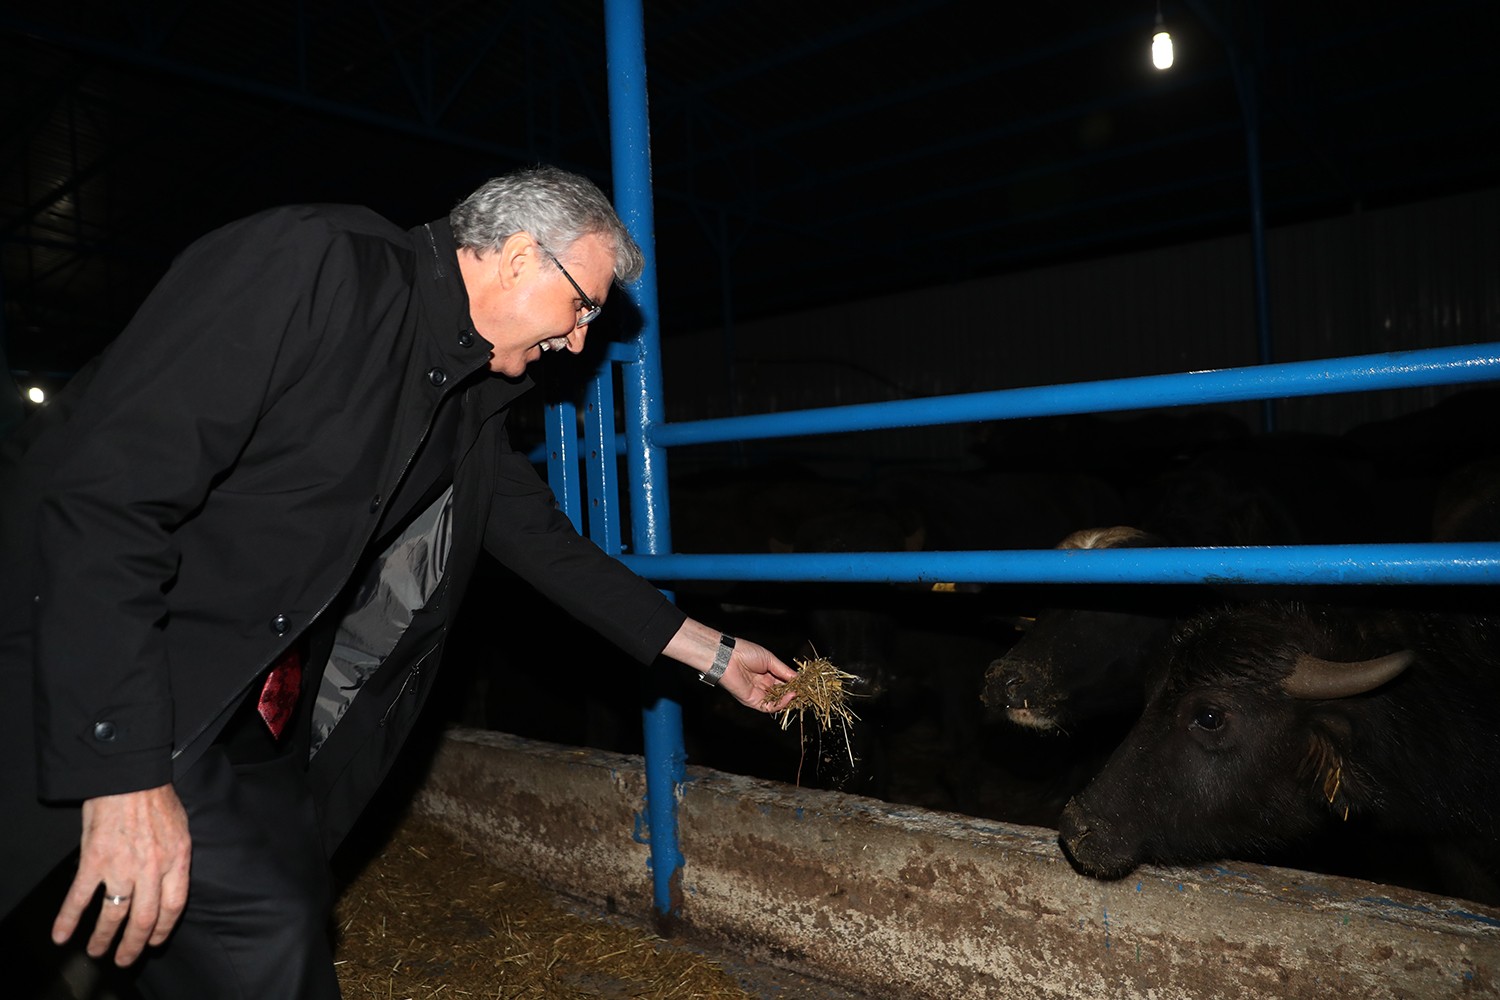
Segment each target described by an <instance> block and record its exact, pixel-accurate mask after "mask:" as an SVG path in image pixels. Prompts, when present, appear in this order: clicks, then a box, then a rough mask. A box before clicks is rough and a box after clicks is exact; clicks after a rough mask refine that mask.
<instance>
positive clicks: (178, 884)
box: [147, 868, 188, 945]
mask: <svg viewBox="0 0 1500 1000" xmlns="http://www.w3.org/2000/svg"><path fill="white" fill-rule="evenodd" d="M187 897H188V873H187V871H186V870H185V869H182V868H174V869H173V870H172V871H171V872H168V873H167V877H166V878H164V879H163V880H162V883H161V908H160V910H159V912H158V914H157V917H156V929H155V930H154V931H153V932H152V934H151V939H150V941H148V942H147V943H148V944H151V945H159V944H165V943H166V940H167V938H168V937H169V936H170V935H171V933H172V928H174V927H176V926H177V921H178V920H179V919H180V918H181V917H182V911H183V910H185V909H187Z"/></svg>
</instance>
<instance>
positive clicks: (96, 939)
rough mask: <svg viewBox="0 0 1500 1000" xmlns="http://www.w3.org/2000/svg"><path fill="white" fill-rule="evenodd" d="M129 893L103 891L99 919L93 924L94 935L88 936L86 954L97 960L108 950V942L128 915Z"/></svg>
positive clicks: (124, 891) (118, 890)
mask: <svg viewBox="0 0 1500 1000" xmlns="http://www.w3.org/2000/svg"><path fill="white" fill-rule="evenodd" d="M131 904H132V900H131V898H130V893H129V892H128V891H126V890H122V889H114V890H111V889H110V888H109V887H108V886H106V887H105V889H104V900H103V902H101V903H100V904H99V919H98V920H96V921H95V922H94V933H92V934H90V935H89V943H88V953H89V955H90V956H92V957H94V958H99V957H100V956H102V955H103V954H104V953H105V952H107V951H108V950H109V945H110V942H111V941H113V940H114V939H115V935H116V934H118V933H119V931H120V925H121V924H123V923H124V922H125V919H126V917H128V916H129V914H130V908H131Z"/></svg>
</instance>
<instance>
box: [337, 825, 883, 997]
mask: <svg viewBox="0 0 1500 1000" xmlns="http://www.w3.org/2000/svg"><path fill="white" fill-rule="evenodd" d="M335 920H336V922H337V924H338V946H337V952H336V960H337V961H338V963H339V981H340V985H341V987H342V989H343V994H344V997H345V998H346V1000H359V998H362V997H371V998H375V997H380V998H389V997H397V998H400V997H410V998H412V1000H427V998H429V997H431V998H437V997H442V998H443V1000H447V998H448V997H455V996H457V997H462V996H479V997H505V998H507V1000H521V998H524V1000H638V998H639V1000H694V998H703V1000H793V998H798V1000H867V998H866V997H865V995H863V994H858V993H853V992H851V991H849V990H847V989H843V988H840V987H837V986H834V985H831V984H828V983H823V982H819V981H817V980H813V979H810V978H808V977H806V976H801V975H798V974H796V973H793V972H789V971H787V970H783V969H779V968H776V967H774V966H770V965H767V964H765V963H762V962H757V961H754V960H752V959H749V958H747V957H745V956H740V955H732V954H726V953H725V952H724V951H723V950H722V949H721V948H707V947H701V946H699V945H697V944H695V943H694V942H691V941H687V940H682V939H680V938H673V939H670V940H667V939H663V938H661V937H659V936H658V935H657V934H656V933H654V932H653V930H652V929H651V928H649V927H647V926H645V925H643V924H642V923H641V922H640V921H637V920H633V919H631V918H628V917H626V916H624V915H621V914H610V913H606V912H601V911H599V910H597V909H594V908H592V907H589V906H587V905H585V904H581V903H579V902H577V901H575V900H570V899H568V898H567V897H564V896H561V895H558V894H556V893H553V892H550V891H548V890H546V889H544V888H542V887H541V886H539V885H537V884H535V883H533V882H531V881H530V880H528V879H527V878H525V877H524V876H521V875H517V874H516V873H512V872H506V871H501V870H500V869H498V868H495V867H493V866H492V865H490V864H489V863H488V862H486V861H485V860H484V859H483V858H482V857H480V856H479V855H478V854H477V853H475V852H474V851H472V850H470V849H469V848H467V847H466V846H465V845H464V844H462V843H461V842H460V841H459V839H458V838H457V837H456V836H455V834H454V833H452V832H451V831H449V830H447V829H445V828H443V827H442V826H441V825H439V824H437V823H435V822H434V821H432V820H428V819H423V818H421V817H408V818H406V819H404V820H402V821H401V823H400V824H399V825H398V826H397V827H396V828H395V830H394V831H393V832H392V834H391V836H390V838H389V839H388V840H387V841H386V842H385V843H384V844H382V845H381V846H380V848H379V849H378V850H377V851H376V852H375V853H374V855H373V856H372V857H371V858H370V859H369V861H368V862H367V863H366V864H364V866H363V868H362V870H361V871H360V872H359V874H358V875H357V876H356V877H355V878H354V881H353V882H351V883H350V884H349V885H348V887H347V888H346V889H345V891H344V892H343V894H342V896H341V898H340V900H339V903H338V907H337V909H336V913H335Z"/></svg>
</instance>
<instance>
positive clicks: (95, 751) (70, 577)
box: [0, 167, 795, 1000]
mask: <svg viewBox="0 0 1500 1000" xmlns="http://www.w3.org/2000/svg"><path fill="white" fill-rule="evenodd" d="M641 267H642V260H641V255H640V250H639V248H638V247H636V245H635V244H634V242H633V241H632V240H631V238H630V236H629V234H628V233H627V232H626V231H625V229H624V227H623V226H622V225H621V223H620V221H619V219H618V218H617V217H616V215H615V213H614V211H613V209H612V208H611V207H610V205H609V203H608V201H607V200H606V199H605V198H604V196H603V195H602V194H601V193H600V192H599V190H598V189H597V188H596V187H594V185H593V184H591V183H590V182H588V181H587V180H585V179H583V178H581V177H577V176H575V175H572V174H569V173H566V172H564V171H560V170H556V169H552V168H547V167H539V168H535V169H529V170H523V171H519V172H516V173H514V174H510V175H507V176H505V177H500V178H496V179H494V180H491V181H490V182H488V183H486V184H485V185H484V186H482V187H481V188H480V189H479V190H478V191H476V192H475V193H474V194H473V195H471V196H470V197H469V198H467V199H466V200H464V201H463V202H462V203H460V204H459V205H458V206H457V207H456V208H455V209H454V210H453V212H452V213H451V215H450V217H449V219H447V220H439V221H436V222H433V223H429V224H427V225H424V226H419V227H417V228H416V229H413V230H411V231H410V232H402V231H401V230H399V229H398V228H396V227H394V226H392V225H391V224H390V223H388V222H386V221H385V220H383V219H381V218H379V217H378V216H376V215H374V214H373V213H371V212H369V211H367V210H364V209H359V208H354V207H349V206H300V207H292V208H283V209H276V210H272V211H269V212H265V213H262V214H260V215H256V216H253V217H251V218H249V219H245V220H242V221H239V222H235V223H232V224H230V225H228V226H225V227H223V228H221V229H219V230H217V231H215V232H213V233H210V234H209V235H208V236H206V237H204V238H203V239H201V240H199V241H198V242H197V243H195V244H194V245H193V246H192V247H190V248H189V249H188V250H187V251H186V252H184V253H183V255H182V256H181V257H180V258H179V259H178V260H177V261H176V262H175V263H174V264H173V266H172V268H171V269H170V271H169V272H168V274H167V275H166V277H165V278H163V280H162V282H161V283H160V284H159V285H158V286H157V287H156V289H155V290H154V291H153V292H152V293H151V295H150V296H149V297H148V298H147V300H146V302H145V303H144V304H143V306H142V307H141V309H140V311H139V312H138V313H137V314H136V316H135V318H134V319H133V320H132V321H131V323H130V324H129V325H128V326H127V328H126V329H125V330H124V331H123V332H122V333H121V335H120V336H119V338H118V339H117V340H116V341H115V343H113V344H112V345H111V346H110V348H109V349H108V350H107V351H106V352H105V353H104V354H103V355H102V356H101V357H100V359H98V360H97V361H96V362H95V363H94V364H92V365H90V366H89V367H88V368H86V369H85V370H84V371H83V372H80V373H79V375H78V376H77V377H75V379H74V380H73V383H72V384H71V385H70V386H69V389H68V392H67V393H66V394H65V395H64V397H62V398H59V399H58V400H57V401H55V402H54V403H53V404H51V405H50V406H49V407H47V408H46V409H45V410H43V411H42V412H41V413H40V414H39V415H38V416H37V417H36V418H35V419H33V420H32V421H31V422H30V423H29V424H28V425H27V426H26V427H24V428H23V429H22V430H20V431H18V432H16V434H14V435H13V437H12V438H11V439H9V440H7V441H6V442H5V444H4V454H3V456H0V518H3V520H0V559H3V563H4V566H5V567H6V571H5V573H4V575H3V581H0V588H3V589H0V749H3V751H4V752H5V754H6V755H7V757H6V759H7V760H8V761H10V762H11V763H10V764H9V766H8V768H7V771H6V775H5V778H4V785H3V789H4V791H3V799H0V807H3V809H4V811H5V816H6V822H5V823H4V824H0V828H3V829H0V851H3V853H0V858H3V864H0V913H4V912H6V911H9V910H10V909H11V908H12V907H13V906H14V905H15V904H16V902H17V900H19V899H20V898H22V897H23V896H24V895H25V894H27V893H28V892H30V891H32V889H33V886H35V884H36V883H37V882H38V880H39V879H41V878H42V877H43V876H44V875H45V874H46V873H47V872H48V871H49V870H51V869H53V868H55V867H56V866H57V865H58V864H59V863H62V862H64V858H65V856H66V855H67V854H68V852H69V851H70V849H72V848H75V847H77V848H79V855H78V860H77V865H76V874H75V875H74V877H73V880H72V883H71V887H70V888H68V890H67V892H66V895H65V898H63V899H62V901H61V905H60V908H59V909H58V910H57V916H56V919H55V922H54V924H53V927H52V934H51V936H52V939H53V940H54V941H55V942H58V943H62V942H65V941H67V940H68V939H69V938H70V937H71V936H72V935H73V934H74V933H75V931H77V930H79V929H80V927H83V929H84V930H87V926H86V924H85V914H86V911H87V912H88V913H89V914H90V915H92V913H93V909H92V908H93V907H98V910H97V917H95V918H94V923H93V929H92V932H91V933H90V934H89V937H88V944H87V950H88V952H89V954H91V955H93V956H95V957H98V956H101V955H104V954H105V953H106V952H107V951H108V950H109V948H110V947H111V945H114V948H115V951H114V960H115V962H116V964H118V965H122V966H127V965H131V964H132V963H137V961H138V960H139V973H138V985H139V987H140V988H141V990H142V991H143V992H144V993H146V994H147V995H148V996H155V997H193V998H202V997H210V996H224V997H245V998H254V1000H264V998H267V997H276V998H296V997H308V998H312V997H336V996H338V986H337V982H336V980H335V978H334V974H333V968H332V962H331V957H330V954H329V944H328V941H327V937H326V933H325V922H326V920H327V916H328V913H329V909H330V906H331V898H330V896H331V891H330V887H329V884H328V874H327V867H326V861H325V858H326V856H327V854H329V853H331V852H332V850H333V848H334V847H336V846H337V844H338V842H339V841H340V840H341V839H342V837H343V835H344V834H345V832H347V830H348V829H349V826H350V825H351V824H352V822H353V821H354V818H355V817H356V816H357V815H358V813H359V811H360V809H361V808H362V807H363V806H364V804H365V803H366V802H367V801H368V800H369V798H370V795H371V794H372V792H373V791H374V789H375V787H376V786H377V785H378V784H379V782H380V780H381V779H382V778H383V777H384V776H385V774H386V772H387V771H388V770H389V768H390V765H391V763H392V760H393V759H394V757H395V754H396V752H397V750H398V749H399V747H400V745H401V742H402V740H403V739H404V737H405V735H406V733H407V731H408V730H409V728H410V724H411V721H412V719H413V717H414V716H415V714H416V712H417V710H418V708H420V706H421V703H422V701H423V700H424V699H425V697H426V695H427V692H428V691H429V690H430V688H431V685H432V675H433V673H434V671H433V670H432V669H431V668H432V667H434V666H435V665H436V663H437V661H438V659H439V657H440V655H441V652H442V645H443V639H444V635H445V633H446V630H447V626H448V622H449V617H450V614H451V612H452V610H453V609H454V608H456V607H457V606H458V603H459V600H460V597H461V595H462V593H463V589H464V585H465V583H466V582H467V580H468V578H469V575H470V573H471V571H472V569H473V566H474V561H475V559H476V557H477V554H478V550H479V549H480V548H481V546H482V547H483V548H485V549H487V550H488V551H489V552H491V553H492V554H493V555H495V556H496V557H498V558H499V560H500V561H501V562H502V563H504V564H506V565H507V566H509V567H510V568H511V569H513V570H515V571H516V572H517V573H518V574H519V575H520V576H521V577H522V578H524V579H526V580H528V581H530V582H531V583H532V584H534V585H535V586H536V587H537V588H538V589H539V590H540V591H541V592H542V593H544V594H545V595H546V596H548V597H549V598H550V599H552V600H554V601H556V602H557V603H558V604H560V605H561V606H562V607H563V608H565V609H566V610H567V611H569V612H570V613H571V614H573V615H574V616H575V617H577V618H578V619H579V620H580V621H582V622H584V623H585V624H587V625H589V626H591V627H593V628H594V629H596V630H598V631H599V632H600V633H601V634H602V635H604V636H605V637H606V638H608V639H610V640H611V641H613V642H614V643H616V644H617V645H619V646H620V647H621V648H622V649H624V650H625V651H626V652H628V653H630V654H632V655H633V656H635V657H636V658H637V659H639V660H641V661H642V662H647V661H650V660H652V659H653V658H655V657H656V656H657V655H659V654H663V653H664V654H665V655H667V656H669V657H671V658H673V659H676V660H678V661H680V662H682V663H684V664H686V665H688V666H690V667H693V668H695V669H697V670H700V671H705V672H706V678H707V679H710V680H712V681H714V682H718V683H721V684H722V685H723V686H724V687H725V688H726V689H727V690H728V691H729V692H730V694H732V695H733V696H734V697H735V698H737V699H739V700H740V701H741V702H743V703H744V704H745V705H747V706H750V707H752V708H756V709H760V710H762V711H767V710H774V709H775V708H777V707H779V706H773V705H767V704H766V698H767V694H768V692H769V691H770V690H771V688H772V686H773V685H774V684H776V683H777V682H779V681H783V680H788V679H791V678H792V677H793V676H795V673H794V671H793V670H792V669H791V668H790V667H788V666H787V665H786V664H784V663H782V662H781V661H780V660H778V659H777V658H776V657H774V656H773V655H771V654H770V653H769V652H768V651H766V650H765V649H763V648H761V647H759V646H757V645H755V644H753V643H749V642H744V641H741V642H739V643H738V644H735V643H734V642H733V640H731V639H728V638H727V637H721V636H720V634H719V633H718V632H717V631H715V630H713V629H710V628H709V627H708V626H706V625H703V624H701V623H699V622H696V621H693V620H691V619H688V618H687V617H686V616H685V615H684V614H683V613H682V612H681V611H680V610H678V609H677V608H676V607H675V606H674V605H672V604H671V603H670V602H669V601H667V600H666V599H665V598H664V597H663V596H662V595H661V594H660V592H659V591H657V590H656V589H655V588H654V587H652V586H651V585H650V584H648V583H646V582H645V581H643V580H641V579H640V578H638V577H636V576H634V575H633V574H631V573H630V572H629V571H627V570H626V569H625V568H624V567H623V566H622V565H621V564H620V563H618V562H617V561H615V560H613V559H611V558H609V557H607V556H606V555H604V553H602V552H601V551H600V550H599V549H597V548H596V547H595V546H594V545H592V544H591V543H590V542H588V541H586V540H585V539H582V538H580V537H579V536H578V535H577V534H576V533H575V532H574V531H573V529H572V527H571V525H570V524H569V522H568V521H567V519H566V517H564V516H563V515H562V514H561V513H560V512H558V510H557V509H556V505H555V504H554V502H553V499H552V496H551V493H550V491H549V490H548V489H547V487H546V486H545V484H543V483H542V482H541V480H540V479H539V478H538V477H537V476H536V474H535V472H534V471H533V470H532V468H531V466H530V464H529V462H528V461H527V460H526V459H525V457H524V456H522V455H520V454H518V453H516V452H514V451H512V450H511V448H510V446H509V443H508V440H507V438H506V433H505V430H504V423H505V419H506V415H507V412H508V410H509V407H510V406H511V404H512V403H513V402H514V401H515V399H516V398H517V397H518V396H520V395H521V394H522V393H523V392H524V391H525V390H526V389H527V388H528V387H529V386H530V384H531V383H530V382H529V380H527V378H526V376H525V371H526V368H527V366H528V365H529V364H531V363H532V362H534V361H536V360H537V359H538V358H540V357H541V356H542V355H543V354H544V353H546V352H549V351H558V350H568V351H572V352H574V353H576V352H578V351H579V350H581V349H582V347H583V343H584V338H585V337H586V336H587V334H588V328H589V324H590V323H591V322H593V320H594V319H595V317H597V315H598V313H599V310H600V309H601V308H602V306H603V304H604V302H605V300H606V298H607V297H608V294H609V290H610V287H611V285H612V283H613V282H614V281H621V282H628V281H631V280H633V279H634V278H636V277H637V276H638V275H639V274H640V271H641ZM495 614H496V617H497V619H498V620H500V621H501V622H503V621H504V609H503V608H497V609H495ZM504 624H505V625H506V626H508V627H511V628H522V627H524V623H522V622H515V623H504ZM304 666H305V667H306V669H303V667H304ZM559 680H560V681H563V682H565V681H564V679H563V678H559ZM80 828H81V835H80ZM143 956H144V958H143Z"/></svg>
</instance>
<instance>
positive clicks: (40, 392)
mask: <svg viewBox="0 0 1500 1000" xmlns="http://www.w3.org/2000/svg"><path fill="white" fill-rule="evenodd" d="M26 398H27V399H29V400H31V401H32V402H33V403H36V404H37V405H38V406H40V405H41V404H43V403H45V402H46V401H47V393H46V391H45V390H44V389H42V387H41V386H39V385H34V386H32V387H30V388H29V389H27V390H26Z"/></svg>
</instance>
